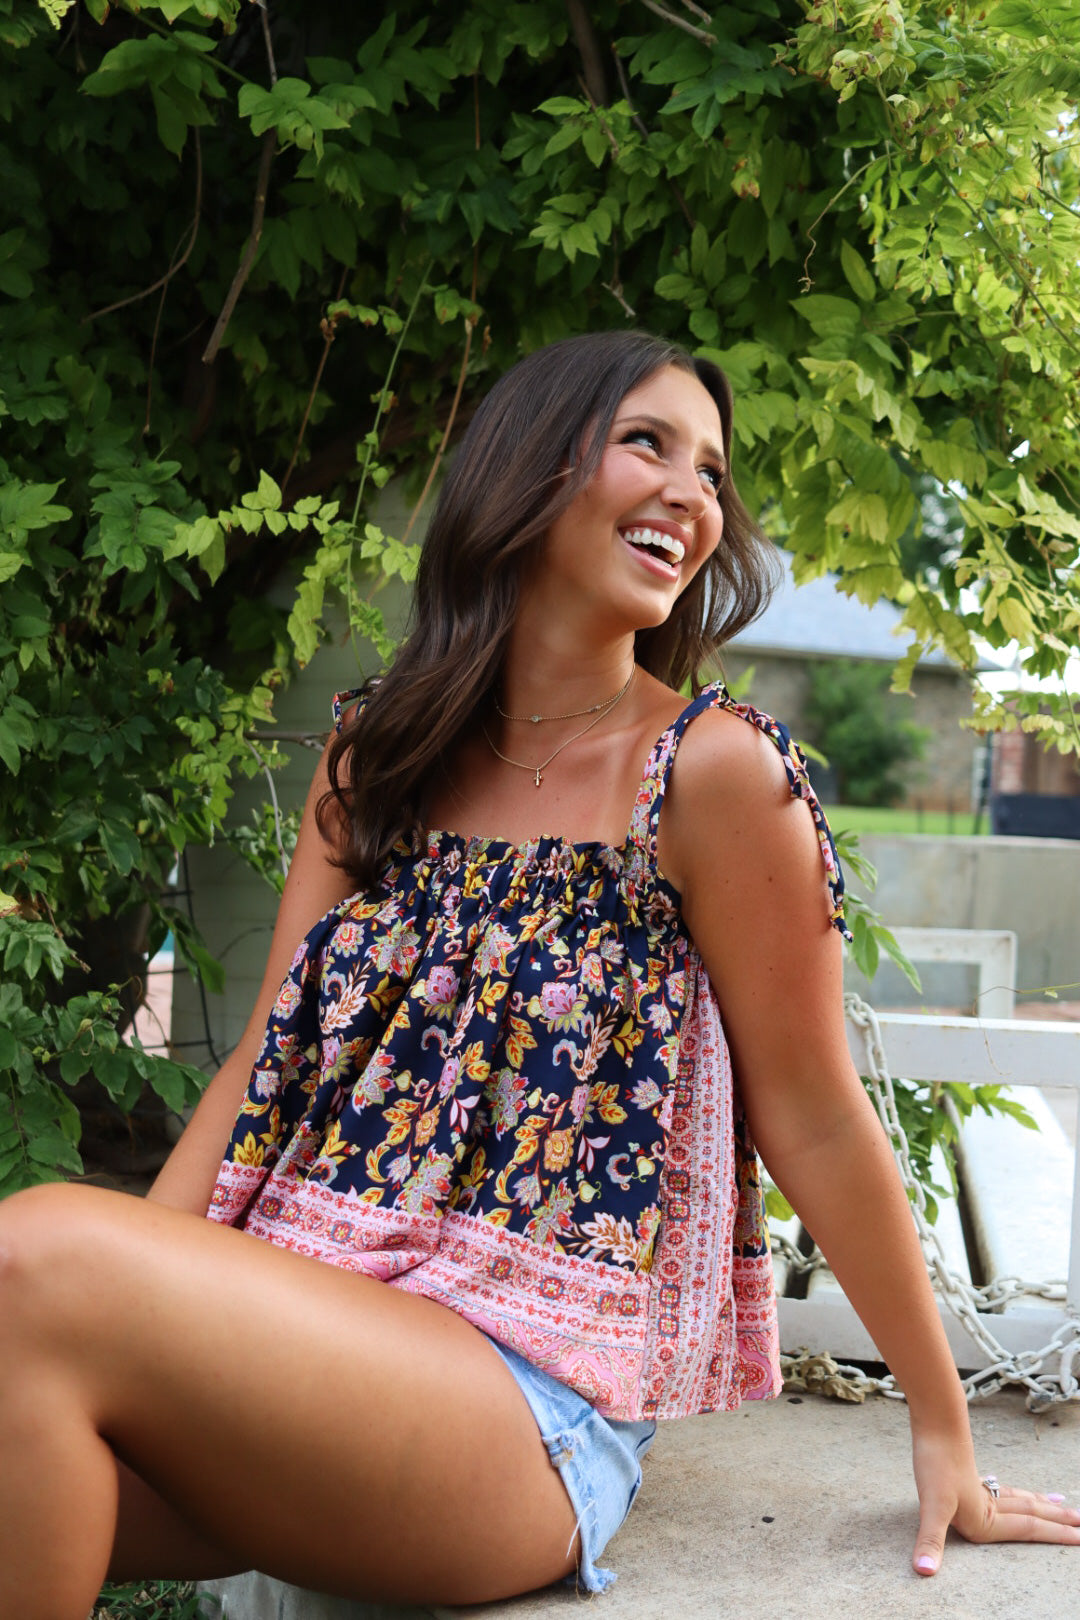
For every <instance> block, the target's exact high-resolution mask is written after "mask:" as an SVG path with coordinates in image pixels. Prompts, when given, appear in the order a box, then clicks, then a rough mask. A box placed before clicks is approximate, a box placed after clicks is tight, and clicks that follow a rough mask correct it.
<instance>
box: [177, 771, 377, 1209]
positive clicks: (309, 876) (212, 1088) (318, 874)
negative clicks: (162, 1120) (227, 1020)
mask: <svg viewBox="0 0 1080 1620" xmlns="http://www.w3.org/2000/svg"><path fill="white" fill-rule="evenodd" d="M328 786H329V782H328V778H327V773H326V755H325V753H324V754H323V756H322V758H321V759H320V761H319V764H318V766H317V768H316V771H315V776H314V778H313V780H312V783H311V787H310V789H309V790H308V796H307V802H306V804H305V806H304V814H303V819H302V820H301V823H300V833H299V836H298V838H297V841H296V849H295V851H294V853H293V858H292V861H291V862H290V865H289V875H288V877H287V878H286V880H285V890H284V893H283V894H282V896H281V901H280V904H279V905H278V913H277V920H276V922H275V923H274V933H273V938H272V940H271V942H270V954H269V957H268V958H267V963H266V972H265V974H264V976H263V981H262V984H261V986H260V988H259V994H258V996H257V998H256V1001H255V1006H254V1008H253V1010H252V1013H251V1017H250V1018H249V1019H248V1022H247V1026H246V1028H245V1030H244V1033H243V1035H242V1036H241V1037H240V1040H239V1042H238V1044H237V1046H236V1047H235V1048H234V1050H233V1051H232V1052H231V1053H230V1055H229V1057H228V1058H226V1060H225V1062H224V1063H223V1064H222V1066H221V1068H220V1069H219V1070H218V1072H217V1074H216V1075H215V1076H214V1078H213V1079H212V1080H211V1082H210V1084H209V1085H208V1086H207V1088H206V1090H205V1091H204V1093H203V1095H202V1097H201V1098H200V1099H199V1105H198V1107H197V1108H196V1110H195V1112H194V1114H193V1115H192V1117H191V1121H190V1123H189V1124H188V1125H187V1127H186V1129H185V1130H184V1134H183V1135H182V1136H181V1138H180V1140H179V1142H178V1143H177V1144H176V1147H175V1148H174V1149H173V1151H172V1153H171V1154H170V1155H169V1157H168V1159H167V1160H166V1162H165V1164H164V1165H163V1167H162V1169H161V1171H160V1173H159V1175H158V1177H157V1179H156V1180H155V1182H154V1185H153V1186H152V1187H151V1189H150V1192H149V1194H148V1197H150V1198H152V1199H154V1200H156V1202H158V1203H159V1204H170V1205H171V1206H172V1207H173V1208H174V1209H186V1210H190V1211H191V1212H192V1213H193V1214H195V1215H205V1213H206V1208H207V1204H208V1203H209V1201H210V1194H211V1192H212V1191H213V1187H214V1181H215V1179H216V1177H217V1172H218V1168H219V1166H220V1164H221V1159H222V1155H223V1154H224V1152H225V1147H226V1144H227V1142H228V1140H229V1136H230V1134H231V1132H232V1128H233V1124H234V1122H235V1120H236V1115H237V1111H238V1109H239V1107H240V1103H241V1101H242V1100H243V1096H244V1092H245V1091H246V1090H247V1086H248V1082H249V1080H250V1079H251V1071H252V1069H253V1067H254V1065H255V1060H256V1058H257V1057H258V1055H259V1048H260V1046H261V1044H262V1038H263V1034H264V1032H265V1029H266V1022H267V1019H268V1018H269V1016H270V1009H271V1008H272V1007H273V1005H274V1001H275V998H276V997H277V993H278V990H279V989H280V987H281V984H282V981H283V979H284V978H285V975H286V974H287V973H288V971H289V968H290V966H291V964H292V959H293V955H294V953H295V951H296V947H297V946H298V945H299V943H300V941H301V940H302V939H303V938H304V935H305V934H306V933H307V932H308V930H309V929H310V928H311V927H312V926H313V925H314V924H315V923H316V922H317V921H318V920H319V918H320V917H321V916H322V915H323V914H324V913H325V912H327V911H329V909H330V907H331V906H333V905H336V904H337V902H338V901H339V900H343V899H344V898H345V896H346V895H347V894H349V893H350V892H351V891H352V889H353V888H354V887H355V885H354V884H353V883H352V882H351V881H350V879H349V876H348V874H347V873H345V872H343V871H341V869H340V868H338V867H336V866H334V865H332V861H333V858H334V854H335V849H334V846H333V845H332V844H330V843H328V842H327V841H326V839H324V838H323V836H322V834H321V833H320V831H319V828H318V826H317V825H316V821H315V809H316V806H317V805H318V802H319V800H320V798H321V797H322V795H323V794H324V793H325V792H326V789H327V787H328Z"/></svg>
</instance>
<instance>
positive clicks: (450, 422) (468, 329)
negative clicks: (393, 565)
mask: <svg viewBox="0 0 1080 1620" xmlns="http://www.w3.org/2000/svg"><path fill="white" fill-rule="evenodd" d="M479 257H480V256H479V244H478V245H477V246H476V247H474V248H473V270H472V289H471V291H470V293H469V302H470V303H473V304H475V303H476V280H477V271H478V269H479ZM475 326H476V321H475V318H474V317H473V316H471V315H470V316H468V317H467V318H466V321H465V352H464V353H463V354H462V356H461V366H460V368H459V370H458V380H457V387H456V388H455V390H454V398H453V401H452V402H451V405H450V415H449V416H448V417H447V418H446V426H445V428H443V436H442V438H441V439H440V440H439V448H438V449H437V450H436V452H435V460H434V461H433V462H432V463H431V470H430V471H429V473H428V475H427V478H426V479H425V480H424V487H423V489H422V490H421V491H420V498H419V499H418V500H417V502H416V505H415V506H414V507H413V509H412V513H411V514H410V517H409V521H408V523H407V524H406V526H405V533H404V534H403V535H402V537H401V543H402V545H407V544H408V541H409V536H410V534H412V532H413V526H414V525H415V523H416V520H417V518H418V517H419V516H420V512H421V509H422V507H423V505H424V502H425V501H426V500H427V498H428V495H429V493H430V491H431V486H432V484H433V483H434V482H435V475H436V473H437V472H438V470H439V467H440V465H441V463H442V458H443V454H444V453H445V450H446V446H447V445H448V444H449V443H450V434H451V433H452V431H453V427H454V419H455V417H456V416H457V412H458V406H459V405H460V404H461V394H462V390H463V389H464V387H465V373H466V371H467V370H468V365H469V352H470V350H471V349H472V338H473V330H474V328H475Z"/></svg>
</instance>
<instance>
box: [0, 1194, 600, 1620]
mask: <svg viewBox="0 0 1080 1620" xmlns="http://www.w3.org/2000/svg"><path fill="white" fill-rule="evenodd" d="M0 1318H2V1320H3V1323H4V1325H3V1326H2V1327H0V1356H2V1357H3V1359H4V1360H5V1361H7V1363H8V1366H7V1367H5V1368H4V1369H3V1370H2V1374H0V1375H2V1376H4V1377H7V1376H8V1372H9V1369H15V1368H17V1367H19V1366H20V1365H21V1366H26V1365H28V1361H27V1357H28V1356H30V1357H32V1362H33V1366H34V1377H35V1379H36V1388H37V1389H38V1390H39V1391H43V1392H45V1393H46V1394H47V1391H48V1389H49V1387H50V1380H54V1379H55V1380H59V1381H60V1382H59V1384H58V1385H57V1388H58V1389H59V1388H60V1387H61V1386H62V1387H64V1388H65V1389H66V1390H71V1389H74V1390H75V1391H76V1392H77V1394H78V1399H79V1405H80V1409H81V1410H84V1411H85V1412H86V1415H87V1418H88V1420H89V1421H90V1422H91V1423H92V1424H93V1425H94V1426H95V1427H96V1429H97V1430H98V1432H99V1433H100V1434H102V1435H103V1436H105V1438H106V1439H107V1440H108V1441H109V1442H110V1444H111V1445H112V1447H113V1449H114V1451H115V1452H116V1454H117V1456H118V1457H120V1458H121V1459H122V1460H123V1461H124V1462H125V1463H127V1464H128V1465H129V1466H130V1468H131V1469H132V1470H133V1471H134V1472H135V1474H137V1475H138V1476H139V1477H140V1478H141V1479H142V1480H144V1481H145V1482H146V1483H147V1484H148V1485H149V1486H150V1487H151V1488H152V1489H153V1490H154V1491H156V1492H157V1493H159V1494H160V1496H161V1498H162V1499H163V1500H164V1502H165V1503H167V1504H168V1505H169V1507H170V1508H171V1509H173V1510H175V1512H176V1513H177V1514H178V1515H179V1519H180V1522H183V1523H184V1524H186V1525H189V1526H190V1527H191V1528H192V1531H193V1532H194V1534H195V1537H196V1538H198V1537H204V1538H205V1539H206V1542H207V1543H208V1544H211V1545H213V1546H215V1547H220V1548H221V1549H222V1551H223V1554H224V1555H225V1556H226V1557H227V1558H232V1559H235V1563H236V1567H238V1568H251V1567H255V1568H259V1569H263V1570H265V1571H266V1572H267V1573H270V1574H275V1575H279V1576H281V1577H283V1578H285V1579H288V1580H291V1581H294V1582H296V1583H297V1584H306V1585H317V1586H319V1587H321V1588H322V1589H323V1590H326V1591H339V1592H345V1593H351V1594H355V1595H361V1596H370V1597H372V1598H390V1599H393V1598H399V1599H404V1600H410V1601H423V1600H424V1599H428V1600H433V1599H441V1600H442V1601H444V1602H475V1601H480V1600H483V1599H486V1598H493V1597H496V1596H502V1595H506V1594H508V1593H511V1592H516V1591H522V1590H527V1589H529V1588H530V1587H533V1586H537V1585H543V1584H545V1583H546V1582H548V1581H552V1580H554V1579H556V1578H558V1576H560V1575H561V1574H564V1573H565V1572H566V1571H567V1570H568V1569H570V1568H572V1567H573V1563H574V1559H573V1556H572V1552H571V1544H572V1543H573V1542H574V1539H575V1538H574V1518H573V1512H572V1509H571V1507H570V1503H569V1499H568V1497H567V1496H566V1493H565V1490H564V1488H563V1486H562V1484H561V1482H560V1480H559V1477H558V1475H557V1474H556V1472H555V1470H554V1469H553V1468H552V1467H551V1464H550V1462H549V1460H548V1455H547V1451H546V1449H545V1447H544V1445H543V1442H542V1441H541V1439H540V1436H539V1434H538V1432H537V1428H536V1424H535V1422H534V1421H533V1418H532V1415H531V1413H530V1411H529V1409H528V1406H527V1405H526V1403H525V1400H524V1398H523V1396H522V1395H521V1393H520V1391H519V1390H518V1387H517V1385H516V1383H515V1381H514V1379H513V1377H512V1375H511V1374H510V1372H509V1370H508V1369H507V1368H506V1366H505V1365H504V1364H503V1362H502V1360H501V1358H500V1357H499V1356H498V1355H497V1354H496V1353H495V1352H494V1350H493V1349H492V1347H491V1345H490V1344H489V1343H488V1342H487V1340H486V1339H485V1338H484V1337H483V1335H482V1334H480V1333H479V1332H477V1331H476V1329H474V1328H473V1327H471V1326H470V1325H469V1324H468V1323H467V1322H465V1321H464V1320H462V1319H461V1318H460V1317H458V1316H456V1315H454V1313H453V1312H450V1311H447V1310H444V1309H443V1308H442V1307H441V1306H438V1305H436V1304H433V1303H432V1302H431V1301H429V1300H425V1299H422V1298H418V1297H416V1296H413V1295H408V1294H404V1293H402V1292H400V1291H399V1290H396V1289H391V1288H388V1287H386V1286H385V1285H384V1284H382V1283H378V1282H375V1281H373V1280H371V1279H369V1278H365V1277H360V1276H356V1275H352V1274H350V1273H347V1272H343V1271H341V1270H338V1269H337V1268H335V1267H332V1266H326V1265H323V1264H321V1263H320V1262H317V1261H314V1260H310V1259H307V1258H305V1257H302V1256H299V1255H296V1254H292V1253H289V1252H286V1251H283V1250H279V1249H275V1248H274V1247H272V1246H271V1245H269V1244H265V1243H262V1242H260V1241H259V1240H257V1239H254V1238H251V1237H248V1236H247V1235H246V1234H244V1233H241V1232H236V1231H233V1230H231V1229H228V1228H222V1227H219V1226H216V1225H214V1224H212V1223H210V1222H206V1221H202V1220H200V1219H197V1218H195V1217H193V1216H191V1215H186V1214H182V1213H179V1212H177V1211H175V1210H171V1209H167V1208H165V1207H163V1206H160V1205H156V1204H148V1203H145V1202H142V1201H137V1200H135V1199H132V1198H129V1197H127V1196H125V1195H123V1194H115V1193H108V1192H103V1191H100V1190H98V1189H90V1188H75V1187H55V1188H41V1189H36V1190H35V1191H34V1192H32V1193H28V1194H21V1195H17V1196H16V1197H15V1198H14V1199H11V1200H9V1201H8V1203H7V1204H5V1205H2V1206H0ZM9 1353H10V1354H9ZM0 1442H2V1435H0ZM143 1508H144V1510H145V1509H146V1503H145V1502H144V1503H143ZM192 1573H200V1571H192Z"/></svg>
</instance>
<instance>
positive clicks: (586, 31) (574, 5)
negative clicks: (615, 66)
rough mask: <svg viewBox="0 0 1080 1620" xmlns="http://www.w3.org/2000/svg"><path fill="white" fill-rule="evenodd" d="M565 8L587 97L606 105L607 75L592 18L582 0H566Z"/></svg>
mask: <svg viewBox="0 0 1080 1620" xmlns="http://www.w3.org/2000/svg"><path fill="white" fill-rule="evenodd" d="M566 10H567V13H568V15H569V17H570V32H571V33H572V34H573V36H574V44H575V45H576V46H577V48H578V55H579V56H580V57H581V66H582V70H583V71H584V74H585V83H586V85H587V86H588V94H589V99H590V100H591V101H592V102H593V103H595V104H597V105H599V106H601V107H606V106H607V99H608V93H607V75H606V74H605V72H604V58H603V55H602V53H601V51H600V45H599V42H598V41H597V38H596V30H595V29H594V27H593V25H592V18H591V17H590V16H589V13H588V11H587V10H586V9H585V3H584V0H566Z"/></svg>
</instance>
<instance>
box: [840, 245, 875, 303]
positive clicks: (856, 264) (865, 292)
mask: <svg viewBox="0 0 1080 1620" xmlns="http://www.w3.org/2000/svg"><path fill="white" fill-rule="evenodd" d="M840 265H841V268H842V270H843V272H844V274H845V276H846V277H847V280H848V286H849V287H850V288H851V290H852V292H853V293H854V294H855V296H856V298H858V299H861V300H862V302H863V303H866V304H868V303H870V302H871V301H872V300H873V298H874V297H875V295H876V293H877V282H876V281H875V280H874V278H873V276H872V275H871V274H870V272H869V270H868V269H867V268H866V264H865V262H864V261H863V258H862V255H861V254H860V253H858V252H856V250H855V249H854V248H853V247H852V245H851V243H850V242H849V241H848V240H847V238H846V237H845V238H843V239H842V240H841V242H840Z"/></svg>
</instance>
